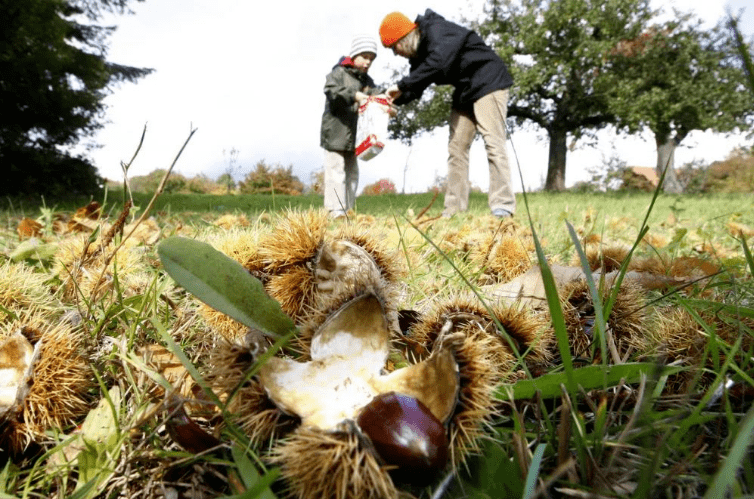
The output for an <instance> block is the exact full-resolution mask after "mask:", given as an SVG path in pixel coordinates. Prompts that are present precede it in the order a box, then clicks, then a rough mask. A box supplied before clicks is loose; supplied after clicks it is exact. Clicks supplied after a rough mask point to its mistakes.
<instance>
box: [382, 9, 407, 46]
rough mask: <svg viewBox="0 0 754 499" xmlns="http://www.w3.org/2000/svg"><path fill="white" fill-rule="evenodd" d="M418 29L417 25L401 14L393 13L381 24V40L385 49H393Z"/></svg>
mask: <svg viewBox="0 0 754 499" xmlns="http://www.w3.org/2000/svg"><path fill="white" fill-rule="evenodd" d="M414 28H416V23H413V22H411V20H410V19H409V18H408V17H406V16H404V15H403V14H401V13H400V12H391V13H390V14H388V15H386V16H385V19H383V20H382V24H380V40H382V45H384V46H385V47H388V48H389V47H392V46H393V45H395V43H396V42H397V41H398V40H400V39H401V38H403V37H404V36H406V35H407V34H409V32H410V31H411V30H412V29H414Z"/></svg>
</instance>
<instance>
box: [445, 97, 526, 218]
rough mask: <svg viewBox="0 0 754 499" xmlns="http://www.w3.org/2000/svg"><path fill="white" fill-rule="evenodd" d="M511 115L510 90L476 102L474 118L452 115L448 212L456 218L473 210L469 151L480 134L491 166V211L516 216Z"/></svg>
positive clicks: (446, 200) (446, 213)
mask: <svg viewBox="0 0 754 499" xmlns="http://www.w3.org/2000/svg"><path fill="white" fill-rule="evenodd" d="M507 114H508V89H505V90H496V91H494V92H492V93H490V94H487V95H485V96H484V97H482V98H481V99H479V100H477V101H476V102H474V116H469V115H468V114H466V113H462V112H460V111H458V110H456V109H453V111H452V112H451V113H450V140H449V142H448V178H447V187H446V190H445V210H444V211H443V214H445V215H452V214H454V213H457V212H459V211H466V210H467V209H468V207H469V189H470V182H469V150H470V149H471V143H472V142H473V141H474V137H475V135H476V132H477V131H478V132H479V133H480V134H481V135H482V139H483V140H484V146H485V149H486V151H487V161H488V162H489V167H490V190H489V194H488V199H489V206H490V210H493V211H494V210H496V209H499V208H502V209H504V210H507V211H509V212H510V213H515V211H516V198H515V196H514V194H513V187H512V185H511V172H510V167H509V166H508V150H507V144H506V141H505V118H506V115H507Z"/></svg>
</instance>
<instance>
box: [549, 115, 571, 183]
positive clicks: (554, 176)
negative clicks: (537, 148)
mask: <svg viewBox="0 0 754 499" xmlns="http://www.w3.org/2000/svg"><path fill="white" fill-rule="evenodd" d="M567 137H568V132H566V130H560V129H554V130H551V131H550V156H549V158H548V160H547V179H546V180H545V190H546V191H563V190H565V170H566V153H567V152H568V148H567V146H566V139H567Z"/></svg>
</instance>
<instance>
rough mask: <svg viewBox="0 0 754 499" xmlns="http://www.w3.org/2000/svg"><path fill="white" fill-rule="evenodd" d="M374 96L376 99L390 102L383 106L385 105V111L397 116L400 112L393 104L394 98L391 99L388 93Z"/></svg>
mask: <svg viewBox="0 0 754 499" xmlns="http://www.w3.org/2000/svg"><path fill="white" fill-rule="evenodd" d="M374 98H375V99H381V100H385V101H387V102H388V104H387V105H386V106H383V107H385V112H386V113H387V114H388V115H390V116H395V115H396V114H398V110H397V109H396V108H395V106H394V105H393V104H392V99H390V97H388V96H387V94H380V95H375V96H374Z"/></svg>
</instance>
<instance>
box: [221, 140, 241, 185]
mask: <svg viewBox="0 0 754 499" xmlns="http://www.w3.org/2000/svg"><path fill="white" fill-rule="evenodd" d="M225 153H226V151H225V150H223V156H225ZM238 154H239V151H238V149H236V148H235V147H232V148H231V149H230V152H228V165H227V166H226V167H225V170H224V171H223V173H222V175H220V176H219V177H218V178H217V183H218V184H220V185H224V186H225V188H226V194H230V193H231V191H232V190H233V189H235V188H236V180H235V179H234V178H233V175H235V173H236V172H238V171H239V170H240V169H241V165H239V164H238Z"/></svg>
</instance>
